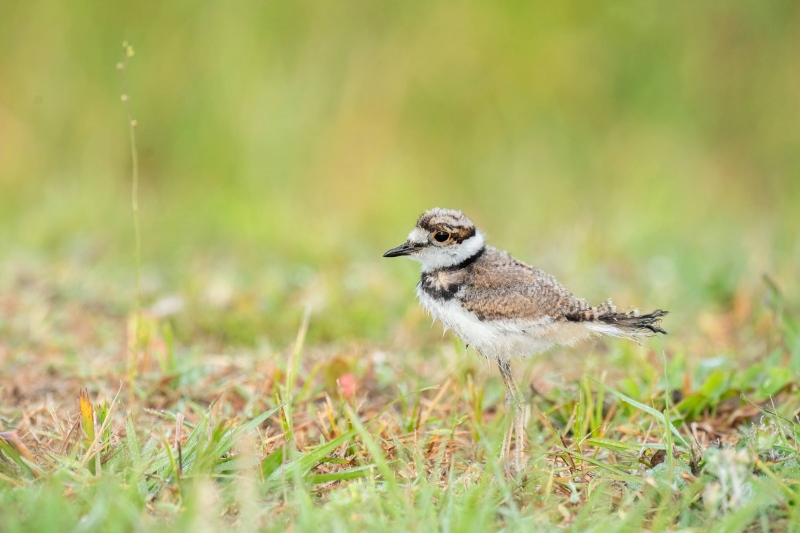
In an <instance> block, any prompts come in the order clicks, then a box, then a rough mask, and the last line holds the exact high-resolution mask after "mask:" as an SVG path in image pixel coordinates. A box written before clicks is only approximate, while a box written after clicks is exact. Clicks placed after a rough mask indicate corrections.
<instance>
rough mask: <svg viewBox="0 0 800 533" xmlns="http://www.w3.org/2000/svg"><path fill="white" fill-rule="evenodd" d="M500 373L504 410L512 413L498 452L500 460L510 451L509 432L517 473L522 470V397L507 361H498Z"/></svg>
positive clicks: (523, 435)
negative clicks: (513, 444)
mask: <svg viewBox="0 0 800 533" xmlns="http://www.w3.org/2000/svg"><path fill="white" fill-rule="evenodd" d="M497 365H498V366H499V367H500V374H501V375H502V376H503V383H504V384H505V386H506V412H508V413H511V414H512V421H511V423H510V424H509V425H508V429H507V430H506V435H505V437H504V438H503V449H502V451H501V452H500V460H501V461H502V460H504V459H506V458H507V457H508V456H509V455H510V453H511V434H512V433H513V434H514V437H515V439H516V441H517V442H516V447H515V448H514V470H515V471H516V473H517V474H519V473H520V472H521V471H522V447H523V445H524V439H525V427H524V426H525V413H524V412H523V410H522V397H521V395H520V393H519V389H518V388H517V384H516V383H514V376H513V375H512V374H511V363H510V362H509V361H502V360H501V361H498V362H497Z"/></svg>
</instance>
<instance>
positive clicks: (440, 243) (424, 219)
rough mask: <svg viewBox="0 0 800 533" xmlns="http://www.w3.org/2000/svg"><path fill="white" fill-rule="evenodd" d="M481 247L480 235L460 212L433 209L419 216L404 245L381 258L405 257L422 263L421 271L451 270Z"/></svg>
mask: <svg viewBox="0 0 800 533" xmlns="http://www.w3.org/2000/svg"><path fill="white" fill-rule="evenodd" d="M484 248H485V245H484V239H483V235H482V234H481V233H480V232H479V231H478V230H476V229H475V225H474V224H473V223H472V221H471V220H470V219H468V218H467V217H465V216H464V214H463V213H461V211H453V210H451V209H441V208H439V207H436V208H434V209H431V210H430V211H426V212H425V213H423V214H422V215H421V216H420V217H419V219H418V220H417V225H416V226H415V227H414V229H413V230H412V231H411V233H409V234H408V239H407V240H406V242H404V243H403V244H401V245H400V246H397V247H396V248H392V249H391V250H389V251H388V252H386V253H385V254H383V256H384V257H398V256H407V257H409V258H410V259H414V260H416V261H419V262H420V263H422V271H423V272H430V271H433V270H438V269H441V268H454V267H456V266H458V265H460V264H462V263H464V262H465V261H468V260H470V259H471V258H473V257H475V256H476V255H477V254H479V253H482V251H483V249H484Z"/></svg>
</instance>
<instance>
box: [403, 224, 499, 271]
mask: <svg viewBox="0 0 800 533" xmlns="http://www.w3.org/2000/svg"><path fill="white" fill-rule="evenodd" d="M408 240H409V241H410V242H416V243H427V242H428V235H427V234H426V233H425V231H424V230H422V229H420V228H416V229H415V230H414V231H412V232H411V233H410V234H409V236H408ZM483 246H484V239H483V234H482V233H481V232H480V231H478V232H476V233H475V235H473V236H472V237H470V238H469V239H465V240H464V241H463V242H462V243H461V244H456V245H452V246H434V245H430V244H429V245H428V246H426V247H425V248H423V249H421V250H420V251H418V252H416V253H414V254H411V255H409V256H408V257H409V258H410V259H414V260H415V261H419V262H420V263H422V271H423V272H430V271H432V270H438V269H440V268H447V267H451V266H455V265H457V264H459V263H461V262H463V261H466V260H467V259H469V258H470V257H472V256H473V255H475V254H476V253H478V251H479V250H480V249H481V248H483Z"/></svg>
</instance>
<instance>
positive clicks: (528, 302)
mask: <svg viewBox="0 0 800 533" xmlns="http://www.w3.org/2000/svg"><path fill="white" fill-rule="evenodd" d="M383 257H407V258H410V259H414V260H416V261H418V262H420V263H421V264H422V275H421V277H420V281H419V283H418V284H417V288H416V294H417V298H418V299H419V302H420V304H421V305H422V307H423V308H424V309H425V310H426V311H427V312H428V313H429V314H430V315H431V316H433V318H434V319H435V320H436V319H438V320H439V321H440V322H441V323H442V324H443V325H444V327H445V330H447V329H449V330H452V331H453V332H454V333H455V335H456V336H457V337H459V338H460V339H461V340H462V341H463V342H464V343H465V344H466V346H467V347H470V346H471V347H473V348H474V349H475V350H476V351H477V352H478V353H479V354H480V355H482V356H483V357H485V358H486V359H488V360H490V361H494V362H495V363H496V364H497V366H498V367H499V369H500V374H501V376H502V378H503V384H504V386H505V398H504V399H505V407H506V412H507V413H510V414H511V415H512V416H511V423H509V425H508V427H507V429H506V433H505V436H504V438H503V444H502V448H501V451H500V460H501V462H503V463H504V464H506V465H507V467H509V466H511V465H508V461H510V460H511V457H510V455H511V440H512V436H513V439H514V441H515V447H514V457H513V469H514V471H515V473H516V474H517V475H519V474H520V473H521V472H522V470H523V467H522V452H523V446H524V439H525V428H524V420H525V414H524V411H523V409H522V407H523V402H524V398H523V396H522V394H521V393H520V390H519V388H518V387H517V385H516V383H515V381H514V377H513V375H512V373H511V360H512V358H514V357H526V356H533V355H536V354H539V353H541V352H544V351H545V350H547V349H549V348H551V347H553V346H571V345H574V344H577V343H579V342H580V341H583V340H586V339H590V338H593V337H598V336H611V337H619V338H624V339H630V340H633V341H637V342H639V341H641V340H642V339H644V338H646V337H651V336H654V335H656V334H659V333H660V334H666V331H664V330H663V329H662V328H661V325H660V324H661V319H662V317H664V316H665V315H666V314H667V313H668V311H663V310H661V309H656V310H655V311H652V312H650V313H647V314H640V313H639V311H638V310H636V309H634V310H632V311H618V310H617V308H616V306H614V304H613V303H612V302H611V300H607V301H606V302H604V303H602V304H600V305H598V306H596V307H592V306H590V305H589V304H588V303H587V301H586V300H584V299H581V298H577V297H575V296H573V295H572V293H570V291H568V290H567V289H566V288H565V287H564V286H563V285H561V284H560V283H559V282H558V281H557V280H556V278H555V277H553V276H552V275H550V274H548V273H546V272H544V271H543V270H541V269H539V268H536V267H532V266H529V265H527V264H525V263H523V262H521V261H518V260H516V259H514V258H513V257H512V256H511V255H510V254H508V253H507V252H504V251H502V250H499V249H497V248H493V247H491V246H488V245H487V244H486V238H485V237H484V235H483V233H481V232H480V231H479V230H478V229H477V228H476V227H475V224H473V223H472V221H471V220H470V219H469V218H467V217H466V216H465V215H464V214H463V213H462V212H461V211H455V210H452V209H442V208H439V207H436V208H434V209H430V210H428V211H426V212H425V213H423V214H422V215H421V216H420V217H419V219H418V220H417V223H416V225H415V227H414V229H413V230H412V231H411V233H409V235H408V238H407V239H406V242H404V243H403V244H401V245H400V246H397V247H395V248H392V249H391V250H388V251H387V252H386V253H384V254H383ZM512 433H513V435H512Z"/></svg>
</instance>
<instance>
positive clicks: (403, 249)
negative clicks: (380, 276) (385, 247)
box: [383, 242, 417, 257]
mask: <svg viewBox="0 0 800 533" xmlns="http://www.w3.org/2000/svg"><path fill="white" fill-rule="evenodd" d="M416 249H417V246H414V245H413V244H411V243H410V242H404V243H403V244H401V245H400V246H398V247H397V248H392V249H391V250H389V251H388V252H386V253H385V254H383V257H400V256H401V255H408V254H410V253H413V252H414V250H416Z"/></svg>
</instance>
